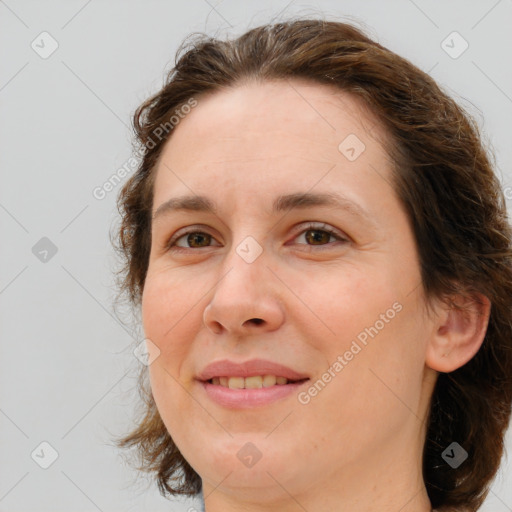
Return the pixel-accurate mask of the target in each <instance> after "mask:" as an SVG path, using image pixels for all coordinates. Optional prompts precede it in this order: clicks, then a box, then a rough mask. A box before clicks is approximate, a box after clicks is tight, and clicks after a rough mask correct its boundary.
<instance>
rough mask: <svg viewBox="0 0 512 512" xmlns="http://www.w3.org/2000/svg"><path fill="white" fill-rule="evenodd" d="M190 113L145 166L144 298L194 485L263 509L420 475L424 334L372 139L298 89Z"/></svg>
mask: <svg viewBox="0 0 512 512" xmlns="http://www.w3.org/2000/svg"><path fill="white" fill-rule="evenodd" d="M197 101H198V104H197V106H196V107H195V108H194V109H192V111H191V112H190V113H189V114H188V115H187V116H186V117H185V118H184V119H182V120H181V121H180V123H179V125H178V126H177V127H175V128H174V132H173V134H172V137H171V138H170V139H169V141H168V142H167V144H166V146H165V148H164V150H163V153H162V155H161V158H160V160H159V162H158V165H157V168H156V179H155V185H154V203H153V213H154V214H156V215H154V218H153V221H152V246H151V256H150V262H149V269H148V273H147V278H146V283H145V288H144V293H143V302H142V314H143V324H144V330H145V334H146V337H147V338H148V339H149V340H151V344H152V346H153V347H154V346H156V347H158V349H159V356H158V357H157V358H156V359H155V361H154V362H153V363H152V364H151V365H150V367H149V372H150V380H151V386H152V391H153V396H154V398H155V401H156V404H157V407H158V410H159V412H160V415H161V417H162V420H163V421H164V423H165V425H166V427H167V429H168V431H169V433H170V434H171V436H172V438H173V440H174V441H175V443H176V444H177V446H178V448H179V450H180V451H181V453H182V454H183V456H184V457H185V458H186V459H187V461H188V462H189V463H190V464H191V466H192V467H193V468H194V469H195V470H196V472H197V473H198V474H199V475H200V476H201V478H202V480H203V485H204V488H205V490H207V489H208V488H211V489H213V488H214V487H215V486H217V485H218V484H219V482H221V481H222V488H223V489H228V490H232V491H233V490H234V489H238V490H243V492H244V493H246V495H247V496H249V495H251V493H252V492H254V493H255V494H254V496H260V497H261V490H262V489H266V490H267V491H268V493H267V494H265V496H268V497H269V499H270V497H271V496H274V495H275V497H277V496H278V495H279V494H280V493H281V494H282V493H283V492H284V491H283V488H285V489H286V490H287V492H289V493H290V494H294V493H299V492H305V490H306V489H308V488H311V489H313V488H315V486H316V488H318V486H319V485H320V484H321V485H322V486H323V488H325V485H326V482H327V483H328V482H329V481H333V482H341V481H343V482H347V485H353V486H357V485H361V484H360V483H359V484H358V482H363V481H365V482H366V481H367V479H368V475H369V473H371V475H372V478H373V479H374V480H375V478H376V475H377V474H380V475H382V476H385V477H386V478H390V479H391V478H393V472H391V474H390V472H389V468H390V465H393V464H396V465H399V464H401V465H402V466H401V470H402V471H403V468H404V467H408V466H407V465H409V466H410V465H411V464H412V465H413V466H414V470H416V469H418V470H420V466H419V464H420V463H421V449H422V445H423V441H422V439H421V435H420V434H421V433H422V430H421V428H422V422H421V421H420V419H419V418H421V417H423V415H424V413H425V410H426V408H427V402H428V399H429V396H430V393H431V391H432V386H431V384H432V383H431V382H430V381H427V379H426V371H425V346H426V340H427V336H428V333H429V329H430V326H429V325H428V320H427V319H426V316H425V314H424V302H423V296H422V287H421V278H420V270H419V264H418V255H417V252H416V249H415V243H414V240H413V234H412V231H411V228H410V225H409V223H408V220H407V217H406V214H405V212H404V210H403V209H402V206H401V204H400V202H399V201H398V199H397V197H396V195H395V192H394V190H393V188H392V187H391V185H390V183H391V163H390V162H389V159H388V157H387V155H386V152H385V151H384V149H383V147H382V145H381V142H379V141H381V140H383V138H385V136H386V134H385V133H384V131H383V129H382V128H381V126H380V125H379V124H378V123H377V121H376V120H375V119H373V118H372V116H371V114H370V113H369V112H367V111H366V110H365V109H364V108H363V107H362V106H361V105H360V104H359V103H358V102H357V100H356V99H354V98H353V97H351V96H349V95H348V94H346V93H343V92H340V91H338V90H333V89H331V88H329V87H327V86H322V85H318V84H311V83H307V82H301V81H292V82H290V83H287V82H272V83H270V82H268V83H259V84H256V83H251V84H244V85H240V86H237V87H236V88H233V89H231V90H227V91H222V92H216V93H214V94H212V95H209V96H207V97H199V98H197ZM305 194H308V195H310V196H306V195H305ZM191 195H193V196H204V198H206V201H197V200H196V201H195V202H190V201H189V202H188V204H182V205H181V206H186V208H183V209H180V208H176V207H177V206H179V205H178V204H177V201H174V202H172V203H169V201H170V200H177V199H179V198H182V197H183V196H191ZM301 197H302V200H299V198H301ZM207 202H210V203H211V205H213V210H212V211H209V210H208V209H207V208H206V207H205V203H207ZM152 350H153V349H152V348H150V352H151V351H152ZM153 353H154V354H156V353H157V352H156V351H154V352H153ZM225 360H229V361H230V362H232V363H233V366H225V365H224V366H222V365H221V366H217V367H213V368H212V371H211V372H206V373H205V369H206V370H207V366H208V365H210V364H211V363H217V362H219V361H225ZM254 360H256V361H254ZM258 360H259V362H258ZM262 360H263V361H265V362H262ZM244 363H247V364H246V365H244ZM272 363H274V364H276V365H282V366H283V367H285V368H283V367H278V366H272ZM244 372H245V373H244ZM287 372H295V373H287ZM244 375H245V377H251V376H252V377H255V376H258V375H259V376H265V375H266V376H267V377H265V379H258V377H255V378H253V379H244V378H243V377H244ZM286 375H288V379H289V380H288V383H287V384H284V382H285V381H284V380H282V379H277V380H276V379H274V378H273V377H285V376H286ZM220 377H222V378H223V379H220ZM229 377H237V378H234V379H233V378H231V379H229V380H228V378H229ZM216 378H217V380H216ZM207 379H213V380H211V381H207V382H205V381H206V380H207ZM274 382H275V384H274ZM226 384H227V385H228V386H230V387H234V388H237V387H240V386H245V387H246V388H248V389H228V388H226V387H225V385H226ZM272 384H274V385H272ZM262 385H263V386H264V387H262V388H261V389H253V388H252V386H255V387H259V386H262ZM267 386H268V387H267ZM404 464H405V466H404ZM416 466H418V467H416ZM384 467H385V468H387V469H386V470H384ZM363 475H364V477H363ZM386 475H387V476H386ZM276 482H279V485H277V484H276ZM205 494H206V492H205Z"/></svg>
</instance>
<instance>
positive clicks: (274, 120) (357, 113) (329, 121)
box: [167, 80, 383, 159]
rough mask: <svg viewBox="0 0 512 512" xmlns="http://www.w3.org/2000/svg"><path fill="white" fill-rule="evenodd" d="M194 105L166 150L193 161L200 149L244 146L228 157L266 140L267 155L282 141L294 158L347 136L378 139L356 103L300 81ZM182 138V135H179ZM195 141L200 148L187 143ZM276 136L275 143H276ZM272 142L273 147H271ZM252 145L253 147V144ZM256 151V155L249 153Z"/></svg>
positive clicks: (261, 85) (238, 90) (253, 87)
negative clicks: (183, 150)
mask: <svg viewBox="0 0 512 512" xmlns="http://www.w3.org/2000/svg"><path fill="white" fill-rule="evenodd" d="M197 102H198V105H197V106H196V107H195V108H194V109H193V110H192V111H191V112H190V114H188V115H187V116H185V117H184V119H182V120H181V121H180V123H179V125H178V126H177V127H176V129H175V130H174V132H173V133H172V136H171V138H170V140H169V141H168V144H167V145H169V146H174V147H175V146H178V145H179V146H180V147H190V146H194V145H195V147H196V151H195V152H193V153H191V154H190V153H189V155H188V157H189V158H192V159H193V158H194V157H195V156H199V153H198V151H197V150H201V153H204V150H205V149H207V148H206V147H205V146H204V144H207V143H208V142H212V143H213V144H218V143H222V142H225V143H229V142H230V141H233V140H237V141H244V142H247V143H246V144H243V145H241V146H240V145H238V144H237V145H232V147H231V152H232V153H233V152H234V153H235V154H236V152H237V149H239V150H240V152H242V151H243V152H244V157H247V152H248V151H250V149H251V144H250V141H255V139H261V138H266V139H267V140H266V144H267V147H269V145H270V147H269V149H273V146H279V144H281V142H282V139H284V138H287V139H289V141H290V144H292V142H296V144H297V147H296V148H295V150H296V151H298V152H299V153H300V152H301V150H302V149H307V148H304V147H303V146H302V144H304V141H307V142H308V144H313V145H315V146H318V148H319V149H320V148H322V147H323V150H327V149H332V148H333V147H334V149H337V146H338V144H337V142H339V141H340V140H342V139H343V138H344V137H346V136H347V135H349V134H350V133H352V132H357V133H358V134H359V136H360V138H362V139H364V138H366V139H367V138H368V137H377V138H378V137H382V136H383V130H382V127H381V126H380V124H379V122H378V121H377V118H376V116H375V115H374V114H373V113H372V112H371V111H370V110H369V108H367V107H366V105H365V104H364V103H363V102H362V100H361V99H360V98H358V97H356V96H354V95H352V94H350V93H347V92H345V91H341V90H339V89H337V88H335V87H333V86H329V85H323V84H318V83H313V82H311V81H306V80H276V81H265V82H256V81H250V82H246V83H243V84H239V85H236V86H234V87H231V88H227V89H223V90H221V91H214V92H212V93H210V92H209V93H207V94H205V95H200V96H199V97H197ZM185 132H186V133H185ZM191 136H194V137H195V138H196V141H197V139H201V146H200V147H198V146H197V144H196V141H194V140H191V138H190V137H191ZM276 136H277V138H276ZM272 141H275V143H273V142H272ZM255 142H256V141H255ZM254 151H256V149H255V150H254Z"/></svg>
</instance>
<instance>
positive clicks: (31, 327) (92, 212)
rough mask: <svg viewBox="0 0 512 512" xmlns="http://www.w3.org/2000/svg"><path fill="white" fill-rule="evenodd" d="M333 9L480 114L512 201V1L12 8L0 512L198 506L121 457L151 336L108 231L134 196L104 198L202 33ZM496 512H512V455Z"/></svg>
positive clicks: (3, 43) (0, 301)
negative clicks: (122, 312) (116, 279)
mask: <svg viewBox="0 0 512 512" xmlns="http://www.w3.org/2000/svg"><path fill="white" fill-rule="evenodd" d="M319 12H323V13H324V14H325V15H326V17H327V18H329V17H335V16H338V17H344V19H345V20H347V19H348V21H351V20H353V21H356V22H360V23H364V24H366V25H367V26H368V27H369V28H370V29H371V32H370V33H371V34H372V35H374V36H375V37H377V39H378V40H379V41H380V42H381V43H382V44H384V45H386V46H388V47H389V48H390V49H392V50H394V51H396V52H397V53H399V54H401V55H403V56H404V57H406V58H409V59H410V60H412V61H413V62H414V63H415V64H417V65H418V66H419V67H420V68H422V69H423V70H425V71H428V72H430V73H431V74H432V75H433V77H434V78H435V79H436V80H438V82H439V83H440V84H442V85H443V86H444V87H445V88H446V89H447V90H448V92H449V93H450V94H452V95H453V96H454V97H456V99H458V100H459V101H460V102H461V104H462V105H463V106H464V107H465V108H467V109H468V110H469V111H470V112H471V113H472V114H473V115H476V116H477V119H478V121H479V123H480V125H481V127H482V129H483V131H484V136H485V138H486V140H487V141H488V142H489V143H490V144H492V146H493V148H494V151H495V154H496V160H497V167H498V172H499V174H500V177H501V179H502V180H503V183H504V185H505V186H506V187H507V189H506V190H507V196H508V198H509V201H508V202H509V207H510V205H511V203H512V201H511V199H512V173H511V159H512V150H511V144H510V134H511V133H512V127H511V119H512V115H511V114H512V99H511V97H512V66H511V60H510V50H511V49H512V31H511V30H510V25H511V21H512V0H498V1H497V0H482V1H472V2H468V1H463V0H460V1H443V2H437V1H425V0H414V1H413V0H395V1H388V2H382V1H368V0H366V1H345V0H337V1H327V0H326V1H318V2H309V3H308V4H301V3H299V2H298V1H296V2H293V1H292V2H289V0H283V1H278V0H273V1H268V0H267V1H258V2H249V1H239V0H238V1H236V0H224V1H218V0H190V1H189V2H177V1H167V2H164V1H155V0H153V1H140V0H139V1H126V0H123V1H105V0H104V1H100V0H89V1H86V0H81V1H74V0H73V1H70V0H67V1H63V0H62V1H55V0H54V1H44V2H43V1H28V0H25V1H22V0H6V1H0V52H1V62H2V66H1V69H0V166H1V173H2V174H1V180H2V182H1V183H2V186H1V187H0V223H1V229H2V249H1V252H0V306H1V309H0V311H1V318H0V332H1V341H2V343H1V354H0V404H1V407H0V450H1V454H0V511H4V512H5V511H9V512H10V511H20V512H29V511H39V512H45V511H53V512H59V511H68V510H74V511H83V512H85V511H96V510H100V511H104V512H106V511H132V510H136V511H140V510H153V511H163V510H166V511H172V510H174V511H181V510H183V511H184V510H187V508H188V507H189V506H191V505H193V504H194V503H195V502H194V501H188V502H183V501H182V502H169V501H167V500H165V499H163V498H162V497H160V495H159V494H158V492H157V489H156V486H151V485H149V481H148V480H146V479H141V480H139V481H137V482H136V481H135V480H134V478H135V475H136V473H135V472H134V471H133V470H131V469H130V468H129V467H127V466H126V465H125V464H124V462H123V460H122V459H121V457H120V455H119V452H118V451H117V450H116V449H115V448H114V447H113V446H112V445H111V441H110V439H111V437H110V435H111V434H115V435H119V434H121V433H122V432H125V431H126V429H127V428H128V427H129V426H130V418H131V416H132V411H133V404H134V403H135V402H136V400H137V395H136V394H135V384H136V381H135V377H136V374H137V370H138V365H139V364H140V363H139V362H138V360H137V359H136V358H135V357H134V355H133V353H132V348H133V343H135V341H136V340H137V336H140V334H134V336H135V341H134V339H133V338H132V334H131V332H130V330H129V329H128V328H127V327H126V326H123V325H122V324H121V323H120V322H119V321H118V320H117V319H116V317H115V316H114V314H113V310H112V300H113V297H114V292H115V290H114V287H113V279H112V272H111V271H112V268H113V265H114V262H115V260H114V256H113V253H112V250H111V247H110V243H109V238H108V233H109V229H110V228H111V225H112V222H113V221H114V220H115V218H116V210H115V204H114V202H115V197H116V195H117V193H118V191H119V188H120V187H119V186H118V187H117V188H116V189H115V190H114V191H112V192H110V193H109V194H107V196H106V197H105V198H104V199H103V200H98V199H95V198H94V196H93V194H92V191H93V189H94V188H95V187H98V186H101V185H102V184H103V183H104V182H105V181H106V180H107V179H108V178H109V177H110V176H111V175H112V174H114V173H115V172H116V170H117V169H119V168H120V167H122V166H123V164H124V163H125V162H126V161H127V160H128V158H129V157H130V151H131V146H130V129H129V124H130V122H131V119H130V116H131V114H132V112H133V110H134V109H135V108H136V106H137V105H138V104H139V103H140V102H142V101H143V100H144V99H145V98H146V97H147V96H148V95H149V94H151V93H153V92H155V91H156V90H157V89H158V88H159V87H160V85H161V84H162V80H163V77H164V71H165V70H167V69H169V67H170V66H171V65H172V62H173V58H174V53H175V50H176V49H177V47H178V45H179V43H180V42H181V40H182V39H183V38H184V37H185V36H186V35H187V34H189V33H190V32H193V31H204V32H207V33H210V34H217V35H218V36H223V35H226V34H228V33H229V34H238V33H241V32H243V31H245V30H246V29H248V28H250V27H253V26H256V25H258V24H261V23H265V22H267V21H269V20H270V18H272V17H276V16H281V17H284V18H286V17H287V16H289V15H293V14H301V15H307V14H314V15H315V14H318V13H319ZM280 13H281V14H280ZM347 17H348V18H347ZM44 31H46V32H48V33H49V34H51V37H52V38H54V39H55V40H56V41H57V43H58V45H59V46H58V48H57V50H56V51H55V52H54V53H53V54H52V55H51V56H49V57H48V58H46V59H43V58H42V57H41V56H40V54H38V53H36V51H34V49H33V48H32V47H31V44H32V42H33V41H35V43H34V44H38V45H39V47H40V50H39V51H42V50H43V48H42V47H43V45H44V49H45V51H48V49H50V48H51V46H50V43H51V41H50V40H49V39H45V40H44V41H45V42H44V43H41V37H43V36H41V37H40V36H39V34H41V32H44ZM453 31H457V32H458V33H459V34H460V35H461V36H462V37H463V38H464V40H465V41H467V43H468V44H469V47H468V48H467V50H466V51H465V52H464V53H462V54H461V55H460V56H458V57H457V58H453V55H454V54H455V53H459V52H460V50H461V49H462V48H463V46H462V45H464V41H463V40H462V39H460V38H459V36H455V39H448V40H447V41H448V44H449V45H450V46H452V48H451V50H450V51H451V52H452V56H450V55H448V54H447V53H446V51H445V49H446V46H445V49H443V47H442V41H443V40H445V39H446V37H447V36H448V35H449V34H451V33H452V32H453ZM44 37H48V36H44ZM445 45H446V43H445ZM43 237H47V238H48V239H49V240H51V243H52V244H53V246H54V247H55V248H56V249H57V252H56V253H55V254H54V255H53V254H52V251H51V248H50V249H49V242H48V240H43V241H40V240H41V239H42V238H43ZM36 244H39V245H36ZM34 246H35V247H36V248H35V249H34V250H33V247H34ZM45 248H46V250H49V252H48V253H44V250H45ZM54 250H55V249H54ZM34 252H35V254H34ZM41 258H43V259H44V258H46V261H41ZM140 340H142V337H140ZM43 441H46V442H48V443H49V444H50V445H51V446H52V447H53V449H55V450H56V451H57V452H58V458H57V459H56V460H55V462H54V463H53V464H52V465H51V466H50V467H49V468H48V469H42V468H41V467H40V466H39V465H38V464H37V463H36V462H35V461H34V460H33V459H32V458H31V454H32V453H33V451H34V450H36V454H39V459H37V455H35V456H34V458H35V459H36V460H39V461H40V463H44V462H45V460H46V462H49V461H50V459H49V457H50V456H51V449H49V448H47V447H46V448H45V446H42V447H40V443H41V442H43ZM507 446H508V450H509V451H510V450H511V448H512V436H511V434H510V430H509V435H508V440H507ZM482 510H485V511H491V510H492V511H493V512H505V511H512V467H511V465H510V464H507V462H506V461H504V463H503V465H502V469H501V470H500V473H499V475H498V478H497V480H496V482H495V484H494V486H493V488H492V492H491V493H490V496H489V498H488V500H487V502H486V504H485V506H484V508H483V509H482Z"/></svg>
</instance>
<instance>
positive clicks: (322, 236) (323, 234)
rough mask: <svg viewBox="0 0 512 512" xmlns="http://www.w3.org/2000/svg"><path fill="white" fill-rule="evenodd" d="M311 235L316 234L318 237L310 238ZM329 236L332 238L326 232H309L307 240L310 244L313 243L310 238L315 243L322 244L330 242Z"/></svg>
mask: <svg viewBox="0 0 512 512" xmlns="http://www.w3.org/2000/svg"><path fill="white" fill-rule="evenodd" d="M309 233H316V236H312V237H310V236H308V235H309ZM326 236H327V240H326V239H325V237H326ZM329 236H330V235H329V233H326V232H324V231H320V230H310V231H308V232H307V233H306V239H307V240H308V242H310V241H311V240H310V238H312V241H313V243H315V242H320V243H321V242H328V241H329ZM322 238H323V240H322Z"/></svg>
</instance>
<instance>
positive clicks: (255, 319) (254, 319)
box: [251, 318, 263, 325]
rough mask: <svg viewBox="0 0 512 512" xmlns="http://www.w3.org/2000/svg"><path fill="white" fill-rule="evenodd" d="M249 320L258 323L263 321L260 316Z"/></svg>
mask: <svg viewBox="0 0 512 512" xmlns="http://www.w3.org/2000/svg"><path fill="white" fill-rule="evenodd" d="M251 322H253V323H255V324H258V325H259V324H261V323H263V320H262V319H261V318H252V319H251Z"/></svg>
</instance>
